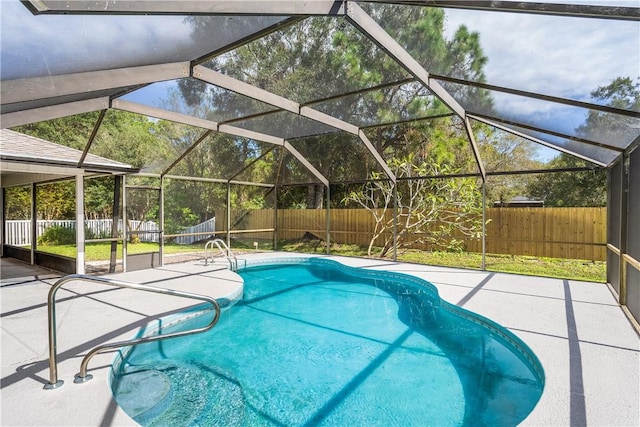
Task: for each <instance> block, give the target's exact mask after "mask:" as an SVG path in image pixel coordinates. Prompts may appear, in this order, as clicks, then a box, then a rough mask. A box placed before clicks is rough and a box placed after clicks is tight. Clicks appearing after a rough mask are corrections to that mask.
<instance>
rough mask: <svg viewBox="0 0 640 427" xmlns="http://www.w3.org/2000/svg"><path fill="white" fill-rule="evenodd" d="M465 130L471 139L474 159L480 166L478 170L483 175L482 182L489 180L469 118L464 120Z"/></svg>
mask: <svg viewBox="0 0 640 427" xmlns="http://www.w3.org/2000/svg"><path fill="white" fill-rule="evenodd" d="M464 128H465V130H466V131H467V137H468V138H469V143H470V144H471V149H472V150H473V157H474V158H475V159H476V165H477V166H478V170H479V171H480V175H482V180H483V181H486V180H487V173H486V172H485V169H484V164H483V163H482V157H480V148H479V147H478V144H477V143H476V137H475V135H474V133H473V128H472V127H471V122H470V121H469V119H468V118H467V117H465V118H464Z"/></svg>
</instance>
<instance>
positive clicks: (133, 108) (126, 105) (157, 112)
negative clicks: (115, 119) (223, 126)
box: [111, 99, 218, 130]
mask: <svg viewBox="0 0 640 427" xmlns="http://www.w3.org/2000/svg"><path fill="white" fill-rule="evenodd" d="M111 106H112V107H113V108H115V109H117V110H122V111H128V112H130V113H136V114H142V115H143V116H149V117H155V118H156V119H164V120H169V121H171V122H176V123H182V124H185V125H190V126H196V127H199V128H203V129H210V130H218V123H216V122H213V121H211V120H205V119H200V118H197V117H193V116H189V115H188V114H182V113H176V112H174V111H168V110H164V109H162V108H156V107H150V106H148V105H143V104H139V103H137V102H131V101H126V100H124V99H116V100H114V101H112V102H111Z"/></svg>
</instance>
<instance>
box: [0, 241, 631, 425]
mask: <svg viewBox="0 0 640 427" xmlns="http://www.w3.org/2000/svg"><path fill="white" fill-rule="evenodd" d="M264 256H267V257H272V256H296V254H290V253H276V254H273V253H270V254H255V255H254V254H252V255H247V256H241V257H239V258H245V257H246V258H254V257H264ZM298 256H307V255H300V254H298ZM329 258H331V259H335V260H337V261H340V262H342V263H344V264H346V265H350V266H356V267H363V268H370V269H380V270H388V271H398V272H403V273H407V274H411V275H415V276H418V277H421V278H423V279H426V280H428V281H430V282H431V283H433V284H434V285H435V286H436V287H437V288H438V291H439V293H440V296H441V297H442V298H443V299H445V300H446V301H448V302H450V303H452V304H457V305H458V306H461V307H464V308H466V309H468V310H471V311H474V312H476V313H478V314H481V315H483V316H486V317H488V318H489V319H491V320H494V321H496V322H498V323H499V324H501V325H503V326H505V327H506V328H508V329H509V330H511V331H512V332H513V333H514V334H515V335H517V336H518V337H519V338H521V339H522V340H523V341H524V342H525V343H526V344H527V345H529V347H531V349H532V350H533V351H534V352H535V353H536V355H537V356H538V358H539V359H540V361H541V363H542V365H543V368H544V370H545V375H546V385H545V390H544V393H543V395H542V398H541V400H540V402H539V403H538V405H537V406H536V408H535V409H534V410H533V412H532V413H531V414H530V416H529V417H528V418H527V419H526V420H525V421H524V422H523V423H522V425H530V426H534V425H535V426H539V425H540V426H541V425H545V426H546V425H554V426H560V425H572V426H580V425H587V424H589V425H598V426H605V425H606V426H613V425H639V424H640V403H639V402H640V339H639V337H638V335H637V334H636V332H635V330H634V329H633V327H632V326H631V325H630V324H629V322H628V320H627V318H626V317H625V315H624V313H623V312H622V310H621V309H620V307H618V305H617V303H616V301H615V299H614V297H613V296H612V294H611V292H610V291H609V289H608V287H607V285H605V284H599V283H589V282H579V281H573V280H561V279H549V278H540V277H532V276H519V275H513V274H502V273H492V272H482V271H474V270H462V269H453V268H445V267H433V266H424V265H418V264H408V263H394V262H388V261H381V260H374V259H363V258H344V257H329ZM58 277H59V276H57V275H55V274H53V273H51V272H50V271H47V270H42V269H33V268H32V267H30V266H25V265H24V264H20V263H19V262H14V261H12V260H7V259H3V260H2V281H1V285H0V286H1V293H0V296H1V319H2V321H1V322H2V323H1V329H2V341H1V344H2V346H1V352H2V355H1V359H2V371H1V377H2V382H1V406H0V411H1V415H0V425H3V426H11V425H31V426H35V425H38V426H44V425H49V426H62V425H64V426H67V425H69V426H70V425H78V426H79V425H82V426H87V425H123V426H124V425H136V423H135V422H134V421H133V420H132V419H131V418H129V417H128V416H127V415H126V414H125V413H124V412H123V411H122V410H120V409H119V408H118V406H117V404H116V403H115V402H114V401H113V399H112V396H111V392H110V389H109V384H108V380H109V367H110V364H111V363H112V361H113V359H114V356H115V354H116V353H115V352H108V353H105V354H101V355H98V356H96V357H94V358H93V359H92V360H91V363H90V364H89V372H90V373H91V374H92V375H93V376H94V379H93V380H92V381H89V382H87V383H84V384H74V383H73V377H74V375H75V374H76V373H77V372H78V370H79V366H80V361H81V359H82V357H83V356H84V355H85V354H86V353H87V352H88V351H89V350H90V349H91V348H93V347H95V346H96V345H98V344H102V343H106V342H113V341H120V340H123V339H130V338H131V337H133V336H134V335H135V334H137V333H140V332H141V331H143V330H145V329H148V328H150V327H153V326H157V324H158V320H155V321H154V320H151V319H158V317H162V316H165V315H168V314H170V313H174V312H176V311H179V310H181V309H183V308H184V307H186V306H191V305H193V302H192V301H186V300H182V299H177V298H172V297H167V296H163V295H157V294H147V293H142V292H139V291H133V290H128V289H118V288H112V287H109V286H104V285H97V284H88V283H70V284H68V285H66V286H65V287H64V288H62V289H60V291H59V292H58V298H57V300H58V301H59V304H57V318H58V325H57V326H58V328H57V329H58V331H57V334H58V353H59V365H58V373H59V378H60V379H62V380H64V381H65V384H64V385H63V386H62V387H60V388H58V389H56V390H43V389H42V387H43V386H44V384H45V383H47V382H48V380H49V369H48V339H47V308H46V301H47V294H48V291H49V289H50V287H51V285H52V284H53V283H55V281H56V280H57V278H58ZM110 277H114V278H117V279H119V280H124V281H129V282H134V283H145V284H149V285H153V286H157V287H165V288H171V289H178V290H185V291H188V292H194V293H200V294H205V295H209V296H213V297H216V298H228V297H230V296H233V295H234V294H235V293H237V292H238V290H239V289H241V287H242V283H241V281H240V280H239V277H238V276H237V275H236V274H235V273H232V272H230V271H229V270H227V269H226V268H224V267H223V266H222V264H210V265H208V266H204V265H203V263H201V262H200V263H194V262H191V263H184V264H170V265H165V266H164V267H161V268H156V269H153V270H142V271H136V272H130V273H122V274H116V275H111V276H110ZM223 315H224V314H223Z"/></svg>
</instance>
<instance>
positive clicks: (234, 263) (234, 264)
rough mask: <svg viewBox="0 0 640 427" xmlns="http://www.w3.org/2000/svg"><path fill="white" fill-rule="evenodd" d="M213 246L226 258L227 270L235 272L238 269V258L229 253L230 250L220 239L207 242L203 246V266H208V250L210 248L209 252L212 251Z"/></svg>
mask: <svg viewBox="0 0 640 427" xmlns="http://www.w3.org/2000/svg"><path fill="white" fill-rule="evenodd" d="M213 245H216V246H217V247H218V249H219V250H220V252H222V255H224V256H225V257H226V258H227V261H229V268H230V269H231V271H236V270H237V269H238V258H236V256H235V255H234V254H233V252H231V249H230V248H229V246H227V243H226V242H225V241H224V240H222V239H213V240H209V241H208V242H207V243H206V244H205V245H204V265H208V262H209V256H208V255H209V251H208V250H209V248H211V250H212V251H213ZM211 260H212V261H213V254H212V255H211Z"/></svg>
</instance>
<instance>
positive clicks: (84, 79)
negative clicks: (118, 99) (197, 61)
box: [0, 62, 190, 105]
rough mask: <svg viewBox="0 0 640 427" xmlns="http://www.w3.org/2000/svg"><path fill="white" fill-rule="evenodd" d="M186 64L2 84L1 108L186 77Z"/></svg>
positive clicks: (152, 66) (0, 92) (23, 80)
mask: <svg viewBox="0 0 640 427" xmlns="http://www.w3.org/2000/svg"><path fill="white" fill-rule="evenodd" d="M189 66H190V64H189V62H175V63H170V64H159V65H146V66H140V67H129V68H117V69H113V70H101V71H89V72H85V73H73V74H61V75H57V76H56V75H54V76H46V77H34V78H30V79H15V80H8V81H3V82H2V87H1V88H0V94H1V96H0V102H2V105H5V104H13V103H16V102H25V101H33V100H37V99H43V98H56V97H61V96H66V95H73V94H77V93H87V92H97V91H101V90H105V89H116V88H121V87H127V86H136V85H140V84H147V83H155V82H159V81H164V80H174V79H180V78H184V77H188V76H189Z"/></svg>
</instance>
